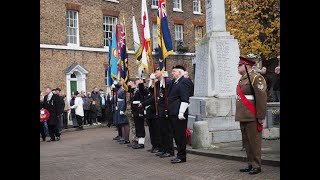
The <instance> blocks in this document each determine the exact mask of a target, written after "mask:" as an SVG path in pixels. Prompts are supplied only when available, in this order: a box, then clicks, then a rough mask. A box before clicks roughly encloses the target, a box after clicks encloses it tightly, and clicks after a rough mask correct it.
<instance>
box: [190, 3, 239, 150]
mask: <svg viewBox="0 0 320 180" xmlns="http://www.w3.org/2000/svg"><path fill="white" fill-rule="evenodd" d="M205 2H206V32H207V33H206V36H205V37H204V38H203V39H202V41H201V43H200V44H199V45H197V46H196V58H195V62H196V69H195V80H194V85H195V88H194V96H192V97H190V106H189V118H188V119H189V120H188V128H189V129H190V130H191V132H192V135H191V144H192V148H195V149H196V148H206V147H209V146H210V145H211V144H213V143H220V142H231V141H240V140H241V139H242V138H241V131H240V125H239V122H236V121H235V107H236V106H235V102H236V99H235V98H236V85H237V83H238V80H239V78H240V74H239V73H238V69H237V63H238V61H239V56H240V50H239V46H238V41H237V40H236V39H235V38H234V36H232V35H230V32H227V31H226V19H225V7H224V0H206V1H205Z"/></svg>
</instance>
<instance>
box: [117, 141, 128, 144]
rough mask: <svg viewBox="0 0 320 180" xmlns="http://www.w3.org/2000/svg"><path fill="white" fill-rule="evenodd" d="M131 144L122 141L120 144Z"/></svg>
mask: <svg viewBox="0 0 320 180" xmlns="http://www.w3.org/2000/svg"><path fill="white" fill-rule="evenodd" d="M129 143H130V141H121V142H119V144H129Z"/></svg>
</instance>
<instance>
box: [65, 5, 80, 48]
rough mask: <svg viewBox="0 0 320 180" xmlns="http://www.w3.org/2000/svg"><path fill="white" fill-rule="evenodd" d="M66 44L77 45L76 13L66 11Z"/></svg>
mask: <svg viewBox="0 0 320 180" xmlns="http://www.w3.org/2000/svg"><path fill="white" fill-rule="evenodd" d="M67 44H68V45H79V20H78V11H74V10H67Z"/></svg>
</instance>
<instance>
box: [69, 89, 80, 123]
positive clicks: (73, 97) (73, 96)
mask: <svg viewBox="0 0 320 180" xmlns="http://www.w3.org/2000/svg"><path fill="white" fill-rule="evenodd" d="M71 96H72V97H71V99H70V106H73V105H74V101H75V98H76V96H75V95H74V91H72V92H71ZM70 119H71V120H72V125H73V128H77V127H78V126H79V125H78V122H77V120H76V110H75V109H71V113H70Z"/></svg>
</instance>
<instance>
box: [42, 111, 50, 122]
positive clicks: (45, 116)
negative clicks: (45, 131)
mask: <svg viewBox="0 0 320 180" xmlns="http://www.w3.org/2000/svg"><path fill="white" fill-rule="evenodd" d="M49 117H50V113H49V111H48V110H46V109H45V108H41V109H40V122H45V121H47V120H48V119H49Z"/></svg>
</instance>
